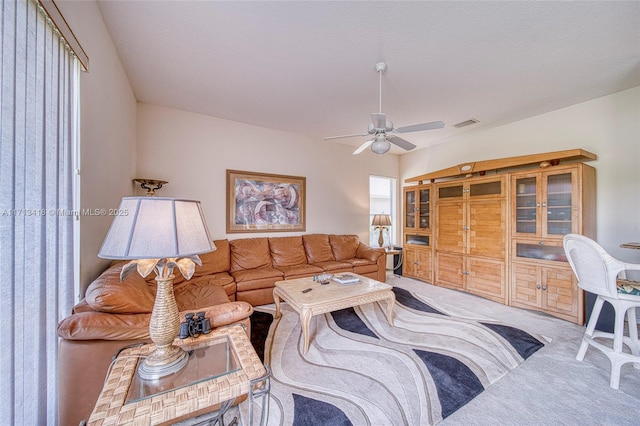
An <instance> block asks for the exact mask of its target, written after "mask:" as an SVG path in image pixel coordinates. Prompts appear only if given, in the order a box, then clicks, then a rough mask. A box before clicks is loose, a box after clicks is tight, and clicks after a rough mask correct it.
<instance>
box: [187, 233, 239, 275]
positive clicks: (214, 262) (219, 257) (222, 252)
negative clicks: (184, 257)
mask: <svg viewBox="0 0 640 426" xmlns="http://www.w3.org/2000/svg"><path fill="white" fill-rule="evenodd" d="M213 244H214V245H215V246H216V249H215V250H214V251H211V252H209V253H204V254H200V255H199V256H200V260H201V261H202V266H198V265H196V270H195V272H194V273H193V276H194V277H202V276H205V275H212V274H217V273H219V272H228V271H229V268H230V267H231V255H230V253H229V240H214V241H213Z"/></svg>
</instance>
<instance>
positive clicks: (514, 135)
mask: <svg viewBox="0 0 640 426" xmlns="http://www.w3.org/2000/svg"><path fill="white" fill-rule="evenodd" d="M477 118H478V119H480V120H482V117H481V116H479V117H477ZM572 148H583V149H586V150H587V151H590V152H593V153H594V154H596V155H598V160H597V161H592V162H590V163H589V164H590V165H592V166H594V167H595V168H596V179H597V193H598V194H597V240H598V241H599V242H600V244H601V245H602V246H603V247H604V248H605V249H606V250H607V251H609V253H611V254H612V255H613V256H616V257H619V258H620V259H623V260H627V261H633V262H640V251H639V250H629V249H621V248H620V247H619V245H620V243H622V242H626V241H640V87H636V88H633V89H629V90H626V91H623V92H619V93H615V94H612V95H609V96H604V97H602V98H598V99H594V100H591V101H588V102H584V103H581V104H577V105H573V106H571V107H568V108H564V109H560V110H557V111H552V112H549V113H546V114H542V115H539V116H536V117H532V118H528V119H525V120H520V121H517V122H515V123H511V124H507V125H504V126H501V127H497V128H493V129H489V130H483V129H481V128H480V129H478V130H470V131H469V132H467V133H465V134H463V135H461V136H458V137H456V138H453V139H452V140H450V141H447V142H446V143H442V144H439V145H436V146H433V147H431V148H427V149H422V150H419V151H415V152H412V153H409V154H405V155H403V156H402V157H400V169H401V171H402V177H401V181H402V182H404V179H406V178H410V177H413V176H418V175H421V174H423V173H427V172H432V171H436V170H440V169H444V168H446V167H449V166H454V165H457V164H460V163H464V162H467V161H476V160H487V159H493V158H502V157H511V156H515V155H525V154H534V153H540V152H550V151H559V150H564V149H572Z"/></svg>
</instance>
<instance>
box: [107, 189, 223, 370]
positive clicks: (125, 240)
mask: <svg viewBox="0 0 640 426" xmlns="http://www.w3.org/2000/svg"><path fill="white" fill-rule="evenodd" d="M117 211H118V212H119V213H122V214H120V215H118V216H115V217H114V219H113V222H112V223H111V227H110V228H109V231H108V233H107V236H106V237H105V240H104V242H103V243H102V247H101V248H100V252H99V253H98V257H101V258H103V259H120V260H130V262H129V263H127V264H126V265H125V266H124V267H123V268H122V272H121V274H120V279H121V280H122V279H124V278H126V276H127V275H129V274H130V273H131V272H133V271H134V270H137V271H138V273H139V274H140V275H141V276H142V277H147V276H148V275H149V274H150V273H151V272H153V271H154V270H155V272H156V278H155V281H156V283H157V291H156V299H155V303H154V305H153V310H152V312H151V318H150V320H149V337H150V338H151V340H152V341H153V343H155V345H156V349H155V351H153V352H152V353H150V354H149V356H147V358H146V359H144V360H143V361H142V362H141V363H140V367H139V369H138V374H139V375H140V377H141V378H143V379H148V380H154V379H158V378H160V377H163V376H166V375H168V374H171V373H174V372H176V371H179V370H180V369H181V368H182V367H184V365H186V363H187V359H188V356H187V353H186V352H184V350H182V348H180V347H178V346H175V345H174V344H173V341H174V340H175V338H176V337H178V333H179V329H180V316H179V313H178V306H177V305H176V300H175V297H174V294H173V278H174V275H173V268H177V269H178V270H179V271H180V273H181V274H182V275H183V276H184V277H185V279H187V280H189V279H190V278H191V276H192V275H193V273H194V271H195V264H196V263H197V264H198V265H202V262H201V261H200V258H199V257H198V254H201V253H207V252H210V251H213V250H215V249H216V248H215V246H214V245H213V242H212V240H211V237H210V235H209V230H208V228H207V225H206V222H205V220H204V215H203V213H202V208H201V206H200V202H199V201H193V200H181V199H174V198H163V197H124V198H123V199H122V202H121V203H120V208H119V209H118V210H117Z"/></svg>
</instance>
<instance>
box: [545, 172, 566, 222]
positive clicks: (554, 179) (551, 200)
mask: <svg viewBox="0 0 640 426" xmlns="http://www.w3.org/2000/svg"><path fill="white" fill-rule="evenodd" d="M545 179H546V181H545V184H546V189H547V197H546V202H543V207H546V210H547V214H546V218H545V220H546V231H547V232H546V233H547V235H566V234H569V233H571V229H572V228H573V226H572V225H573V220H572V219H573V218H572V209H571V203H572V185H571V173H563V174H550V175H547V176H546V177H545Z"/></svg>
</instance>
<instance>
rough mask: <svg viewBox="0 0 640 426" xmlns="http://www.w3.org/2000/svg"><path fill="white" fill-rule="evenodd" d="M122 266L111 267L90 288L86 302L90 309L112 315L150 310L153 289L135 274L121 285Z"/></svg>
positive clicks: (148, 311)
mask: <svg viewBox="0 0 640 426" xmlns="http://www.w3.org/2000/svg"><path fill="white" fill-rule="evenodd" d="M124 265H125V263H124V262H120V263H117V264H115V265H113V266H111V267H110V268H108V269H107V270H106V271H104V272H103V273H102V274H101V275H100V276H99V277H98V278H96V279H95V280H94V281H93V282H92V283H91V284H90V285H89V287H88V288H87V291H86V293H85V300H86V302H87V304H88V305H89V306H90V307H91V309H93V310H95V311H98V312H106V313H112V314H143V313H150V312H151V311H152V310H153V303H154V301H155V297H156V294H155V293H156V289H155V286H154V285H150V284H149V283H147V281H145V279H144V278H142V277H141V276H140V275H138V273H137V272H135V271H134V272H132V273H130V274H129V275H128V276H127V278H126V279H125V280H124V281H122V282H121V281H120V271H122V267H123V266H124ZM153 275H154V276H155V274H153Z"/></svg>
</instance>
